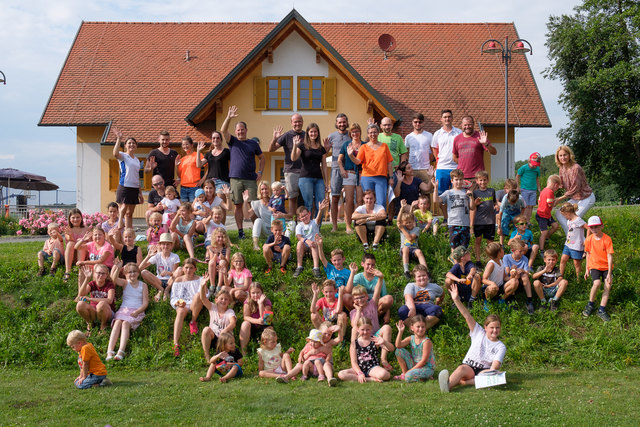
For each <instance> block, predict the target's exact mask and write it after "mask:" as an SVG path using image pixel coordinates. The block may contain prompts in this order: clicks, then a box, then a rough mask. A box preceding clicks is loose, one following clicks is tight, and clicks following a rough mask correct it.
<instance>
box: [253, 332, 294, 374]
mask: <svg viewBox="0 0 640 427" xmlns="http://www.w3.org/2000/svg"><path fill="white" fill-rule="evenodd" d="M291 353H293V347H290V348H289V349H288V350H287V351H285V352H284V353H283V352H282V346H281V345H280V343H278V335H277V334H276V331H275V330H274V329H273V328H271V327H269V328H266V329H265V330H264V331H262V336H261V337H260V348H258V376H259V377H260V378H278V377H281V376H282V375H286V374H287V373H288V372H291V369H292V363H291Z"/></svg>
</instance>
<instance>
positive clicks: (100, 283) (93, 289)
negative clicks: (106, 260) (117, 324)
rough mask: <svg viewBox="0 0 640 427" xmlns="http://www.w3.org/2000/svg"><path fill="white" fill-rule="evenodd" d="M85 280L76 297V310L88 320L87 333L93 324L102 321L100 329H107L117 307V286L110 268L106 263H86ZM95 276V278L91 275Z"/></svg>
mask: <svg viewBox="0 0 640 427" xmlns="http://www.w3.org/2000/svg"><path fill="white" fill-rule="evenodd" d="M82 268H83V272H84V280H83V282H82V285H81V286H80V289H79V290H78V296H77V297H76V301H77V304H76V311H77V312H78V314H79V315H80V316H81V317H82V318H83V319H84V321H85V322H87V335H89V334H90V333H91V325H92V323H93V322H94V321H95V320H96V319H97V320H99V321H100V331H103V330H104V329H106V327H107V325H108V324H109V321H111V318H112V317H113V312H114V311H115V309H116V305H115V302H114V301H115V297H116V288H115V285H114V284H113V282H112V281H111V279H110V278H109V268H108V267H107V266H106V265H104V264H96V265H95V266H94V267H93V272H92V271H91V267H90V266H88V265H85V266H84V267H82ZM92 276H93V280H91V277H92Z"/></svg>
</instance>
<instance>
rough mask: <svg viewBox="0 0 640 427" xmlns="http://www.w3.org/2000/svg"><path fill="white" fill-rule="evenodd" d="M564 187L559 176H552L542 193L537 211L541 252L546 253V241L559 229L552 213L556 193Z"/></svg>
mask: <svg viewBox="0 0 640 427" xmlns="http://www.w3.org/2000/svg"><path fill="white" fill-rule="evenodd" d="M561 185H562V181H561V180H560V177H559V176H558V175H550V176H549V178H547V186H546V187H545V188H544V189H542V191H541V192H540V198H539V199H538V210H537V211H536V221H538V226H539V227H540V252H544V246H545V243H546V241H547V240H548V239H549V238H550V237H551V235H552V234H553V233H555V232H556V230H557V229H558V223H557V222H556V220H555V219H553V215H551V211H552V210H553V207H554V206H555V205H556V195H555V193H556V191H558V189H559V188H560V186H561Z"/></svg>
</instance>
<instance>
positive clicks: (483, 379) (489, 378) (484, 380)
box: [475, 371, 507, 389]
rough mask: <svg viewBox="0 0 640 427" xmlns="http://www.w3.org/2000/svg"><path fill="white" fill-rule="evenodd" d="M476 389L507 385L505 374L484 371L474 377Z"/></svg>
mask: <svg viewBox="0 0 640 427" xmlns="http://www.w3.org/2000/svg"><path fill="white" fill-rule="evenodd" d="M475 382H476V388H477V389H478V388H486V387H493V386H495V385H501V384H506V383H507V376H506V372H500V371H486V372H482V373H480V374H478V375H476V378H475Z"/></svg>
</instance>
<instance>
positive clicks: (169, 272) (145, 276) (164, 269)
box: [140, 214, 180, 302]
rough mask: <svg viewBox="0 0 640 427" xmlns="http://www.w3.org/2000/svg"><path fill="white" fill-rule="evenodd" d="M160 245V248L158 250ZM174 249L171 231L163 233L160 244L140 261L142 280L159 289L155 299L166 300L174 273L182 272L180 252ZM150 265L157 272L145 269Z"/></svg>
mask: <svg viewBox="0 0 640 427" xmlns="http://www.w3.org/2000/svg"><path fill="white" fill-rule="evenodd" d="M151 216H153V214H152V215H151ZM158 247H159V249H160V250H158ZM172 250H173V238H172V237H171V234H169V233H162V236H160V241H159V243H158V246H156V247H154V248H151V249H149V252H147V256H146V257H144V259H143V260H142V262H141V263H140V270H142V280H144V281H145V282H147V283H148V284H150V285H151V286H153V287H154V288H156V289H157V290H158V293H157V294H156V296H155V298H154V299H155V301H156V302H158V301H160V300H161V299H162V300H165V301H166V299H167V298H168V297H169V290H170V287H169V282H170V280H171V279H172V278H173V274H174V273H175V274H176V275H179V274H180V269H179V268H178V264H180V257H179V256H178V254H175V253H173V252H171V251H172ZM150 265H155V266H156V274H155V275H154V274H153V273H151V272H150V271H149V270H145V269H146V268H147V267H149V266H150Z"/></svg>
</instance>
